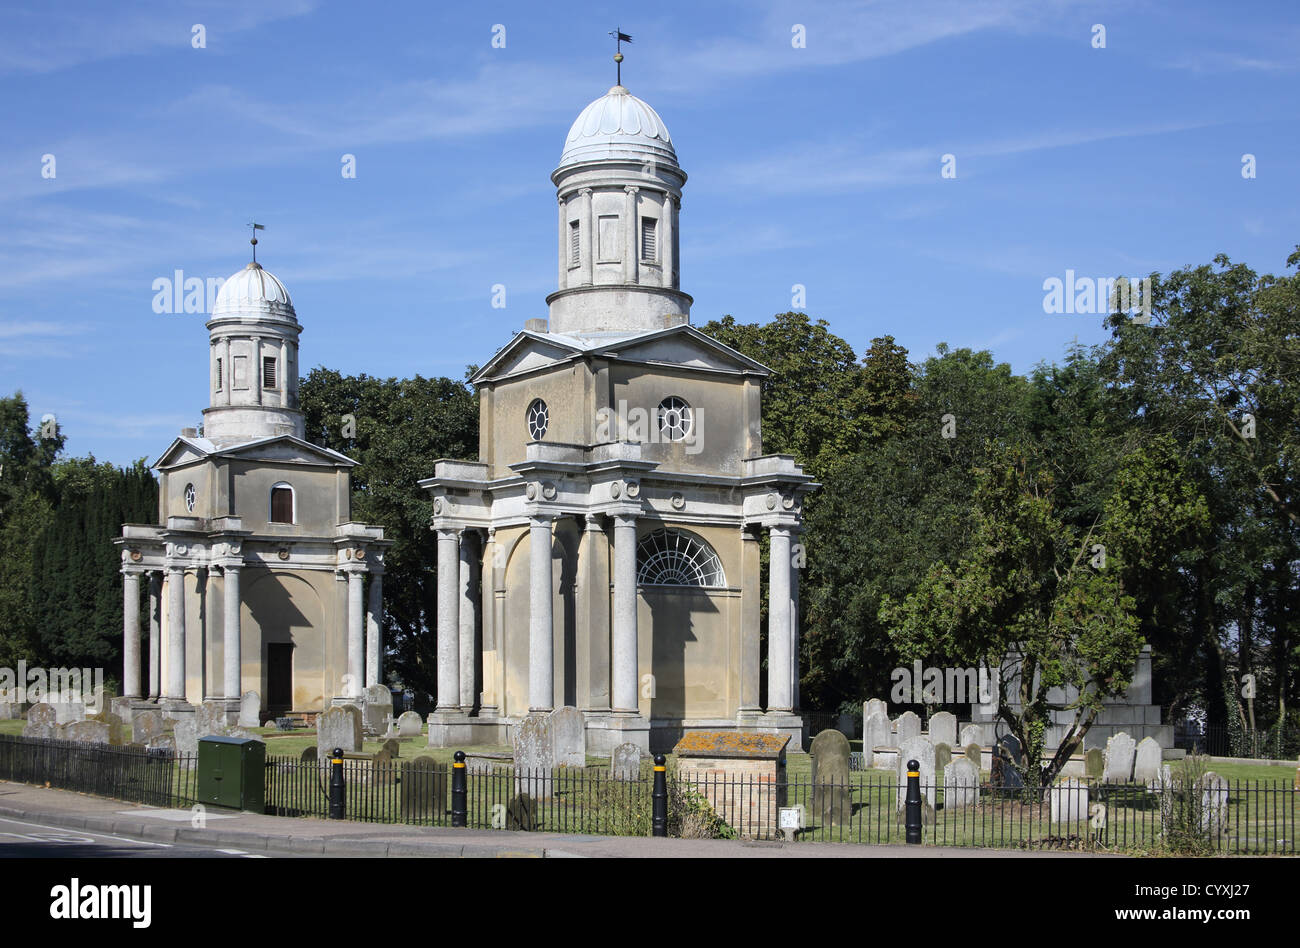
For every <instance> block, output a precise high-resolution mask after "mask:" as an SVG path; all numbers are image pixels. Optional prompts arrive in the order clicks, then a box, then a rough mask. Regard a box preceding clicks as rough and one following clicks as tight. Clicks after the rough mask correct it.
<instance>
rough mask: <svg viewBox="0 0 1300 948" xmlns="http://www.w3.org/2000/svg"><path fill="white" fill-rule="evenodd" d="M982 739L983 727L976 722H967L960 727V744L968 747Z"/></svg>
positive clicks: (981, 741)
mask: <svg viewBox="0 0 1300 948" xmlns="http://www.w3.org/2000/svg"><path fill="white" fill-rule="evenodd" d="M983 741H984V729H983V728H982V727H980V726H979V725H978V724H967V725H966V726H965V727H964V728H962V729H961V746H962V747H969V746H970V745H972V744H980V743H983Z"/></svg>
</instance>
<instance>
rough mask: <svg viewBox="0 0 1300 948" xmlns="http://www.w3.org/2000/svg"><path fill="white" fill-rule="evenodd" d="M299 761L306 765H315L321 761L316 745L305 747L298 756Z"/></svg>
mask: <svg viewBox="0 0 1300 948" xmlns="http://www.w3.org/2000/svg"><path fill="white" fill-rule="evenodd" d="M298 760H300V761H302V763H304V764H314V763H316V761H318V760H320V755H319V753H318V752H317V750H316V745H315V744H310V745H308V746H307V747H304V748H303V749H302V753H301V754H299V755H298Z"/></svg>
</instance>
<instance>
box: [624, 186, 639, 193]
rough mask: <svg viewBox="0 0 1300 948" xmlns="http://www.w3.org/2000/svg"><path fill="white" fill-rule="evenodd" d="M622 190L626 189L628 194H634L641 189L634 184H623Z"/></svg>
mask: <svg viewBox="0 0 1300 948" xmlns="http://www.w3.org/2000/svg"><path fill="white" fill-rule="evenodd" d="M623 190H624V191H626V192H627V193H628V194H636V193H638V192H639V191H640V190H641V189H640V188H639V187H637V186H636V185H635V184H627V185H624V186H623Z"/></svg>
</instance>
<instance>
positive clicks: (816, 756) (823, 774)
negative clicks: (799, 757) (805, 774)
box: [808, 731, 853, 826]
mask: <svg viewBox="0 0 1300 948" xmlns="http://www.w3.org/2000/svg"><path fill="white" fill-rule="evenodd" d="M808 753H809V754H811V755H812V784H813V788H812V794H813V795H812V805H811V809H812V813H811V816H812V818H813V819H815V820H818V821H820V822H821V824H822V825H823V826H840V825H842V824H846V823H848V822H849V819H850V817H851V816H852V815H853V803H852V800H851V799H850V797H849V739H848V738H847V737H845V736H844V735H843V734H842V733H841V732H840V731H822V732H821V733H820V734H818V735H817V736H816V737H814V738H813V742H812V746H811V747H810V748H809V749H808Z"/></svg>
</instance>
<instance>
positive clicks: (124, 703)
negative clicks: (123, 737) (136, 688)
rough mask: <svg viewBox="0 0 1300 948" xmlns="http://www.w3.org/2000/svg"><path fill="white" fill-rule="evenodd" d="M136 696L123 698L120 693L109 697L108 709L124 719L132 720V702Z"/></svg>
mask: <svg viewBox="0 0 1300 948" xmlns="http://www.w3.org/2000/svg"><path fill="white" fill-rule="evenodd" d="M134 700H136V699H134V698H123V697H121V696H120V695H119V696H118V697H116V698H109V699H108V710H109V711H111V712H112V713H113V714H116V715H117V716H118V718H119V719H120V720H122V721H129V720H131V702H132V701H134Z"/></svg>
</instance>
